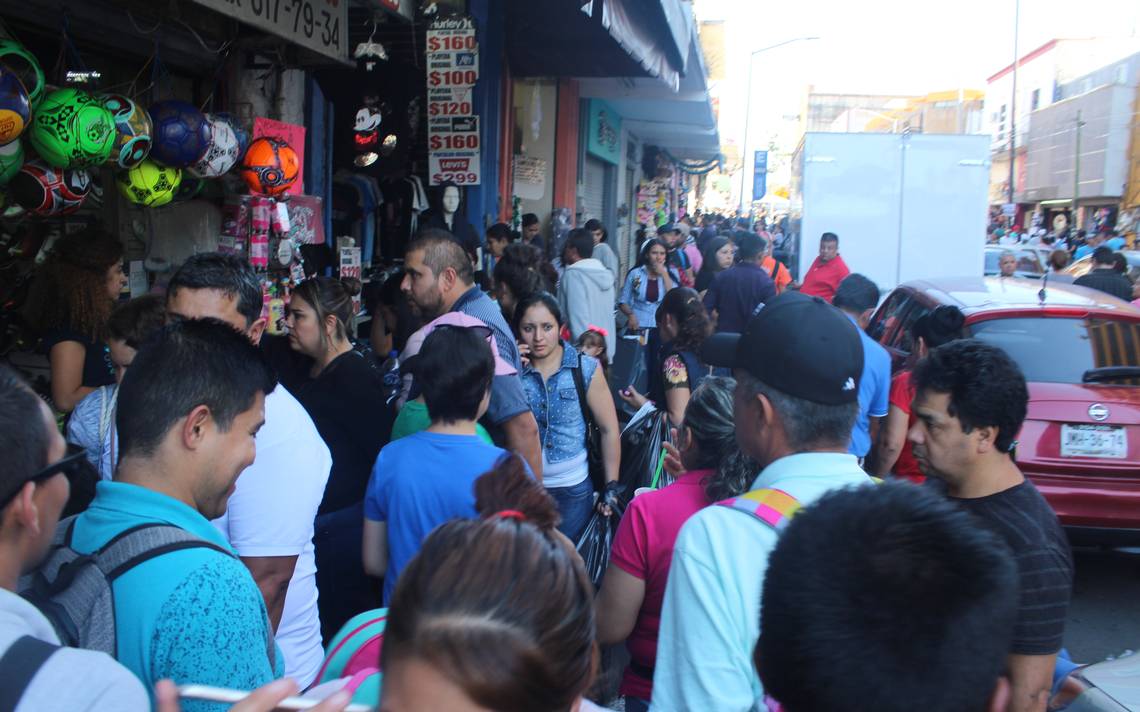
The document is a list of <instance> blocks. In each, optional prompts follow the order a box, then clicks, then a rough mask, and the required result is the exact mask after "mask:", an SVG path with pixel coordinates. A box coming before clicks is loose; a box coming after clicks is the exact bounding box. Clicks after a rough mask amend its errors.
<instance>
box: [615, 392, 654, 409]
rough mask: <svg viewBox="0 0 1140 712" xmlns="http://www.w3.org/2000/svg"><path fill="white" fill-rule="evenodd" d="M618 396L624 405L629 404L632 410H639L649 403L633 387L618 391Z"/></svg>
mask: <svg viewBox="0 0 1140 712" xmlns="http://www.w3.org/2000/svg"><path fill="white" fill-rule="evenodd" d="M618 395H619V396H621V399H622V400H623V401H625V402H626V403H629V404H630V405H631V406H633V407H634V408H637V409H638V410H641V407H642V406H644V405H645V404H646V403H648V402H649V399H648V398H646V397H645V396H643V395H641V394H640V393H638V392H637V389H636V388H634V387H633V386H626V387H625V388H623V389H621V390H620V391H618Z"/></svg>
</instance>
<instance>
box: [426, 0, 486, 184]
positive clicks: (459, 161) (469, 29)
mask: <svg viewBox="0 0 1140 712" xmlns="http://www.w3.org/2000/svg"><path fill="white" fill-rule="evenodd" d="M478 80H479V41H478V38H477V36H476V33H475V22H474V21H473V20H472V19H471V18H470V17H464V16H458V17H444V18H437V19H435V20H433V21H432V23H431V25H430V26H429V27H428V31H427V95H428V96H427V98H428V107H427V108H428V164H429V166H428V168H429V171H430V174H429V176H428V178H429V183H430V184H431V185H439V184H440V183H443V182H445V181H452V182H453V183H456V184H458V185H478V184H479V182H480V180H481V176H480V164H481V156H482V136H481V134H480V132H479V117H478V116H476V115H475V102H474V100H473V96H472V95H473V87H474V86H475V82H477V81H478Z"/></svg>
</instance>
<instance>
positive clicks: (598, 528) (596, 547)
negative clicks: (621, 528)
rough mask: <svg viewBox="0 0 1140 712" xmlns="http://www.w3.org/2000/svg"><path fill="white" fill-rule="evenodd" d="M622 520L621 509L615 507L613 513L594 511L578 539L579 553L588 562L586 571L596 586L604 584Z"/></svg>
mask: <svg viewBox="0 0 1140 712" xmlns="http://www.w3.org/2000/svg"><path fill="white" fill-rule="evenodd" d="M619 521H621V510H620V509H614V512H613V514H611V515H610V516H608V517H607V516H606V515H604V514H602V513H601V512H594V514H593V516H591V517H590V522H589V523H588V524H587V525H586V529H585V531H583V532H582V536H581V538H579V539H578V546H577V548H578V555H579V556H581V557H582V561H583V562H584V563H585V564H586V573H587V574H588V575H589V576H590V580H591V581H593V582H594V588H598V587H599V586H601V585H602V577H603V576H605V575H606V569H607V568H608V567H609V565H610V549H611V548H613V545H614V534H615V533H616V532H617V527H618V522H619Z"/></svg>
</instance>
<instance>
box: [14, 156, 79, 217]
mask: <svg viewBox="0 0 1140 712" xmlns="http://www.w3.org/2000/svg"><path fill="white" fill-rule="evenodd" d="M10 190H11V194H12V197H13V198H14V199H15V201H16V203H17V204H18V205H19V206H20V207H22V208H24V209H25V210H27V211H28V212H30V213H34V214H36V215H67V214H70V213H74V212H75V211H76V210H79V207H80V206H81V205H83V201H84V199H86V198H87V194H88V193H90V192H91V176H90V174H88V173H87V171H85V170H82V169H70V170H60V169H57V168H55V167H54V166H51V165H48V164H47V163H45V162H44V161H40V160H35V161H28V162H27V163H26V164H24V167H23V168H21V169H20V172H19V173H18V174H17V175H16V177H15V178H13V179H12V183H11V186H10Z"/></svg>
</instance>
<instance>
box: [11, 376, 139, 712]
mask: <svg viewBox="0 0 1140 712" xmlns="http://www.w3.org/2000/svg"><path fill="white" fill-rule="evenodd" d="M0 452H3V453H4V458H3V463H2V464H0V670H2V671H3V673H2V676H3V681H4V682H3V686H2V689H0V708H3V709H15V710H20V711H23V710H43V709H67V710H141V709H146V708H147V706H148V705H149V702H148V700H147V693H146V691H145V690H144V689H143V687H142V685H141V684H140V683H139V681H138V680H137V679H136V678H135V676H134V675H132V674H131V673H130V671H128V670H127V669H126V668H124V667H123V666H121V665H119V664H118V663H117V662H115V661H114V660H113V659H111V658H110V657H109V656H108V655H105V654H104V653H98V652H95V651H91V650H79V649H76V648H64V647H60V645H59V638H58V637H57V635H56V633H55V629H54V628H52V626H51V624H50V623H49V622H48V620H47V618H45V617H44V615H43V614H42V613H40V612H39V611H38V610H37V609H36V608H35V607H34V606H32V604H30V603H28V602H27V601H25V600H24V599H23V598H21V597H20V596H18V595H16V593H15V590H16V585H17V581H18V580H19V578H20V576H21V575H22V574H24V573H26V572H27V571H29V570H31V569H33V568H35V567H36V566H37V565H38V564H39V563H40V561H41V560H42V559H43V558H44V555H45V554H46V553H47V551H48V547H49V545H50V544H51V540H52V536H53V535H54V534H55V527H56V524H57V523H58V522H59V517H60V514H61V513H62V512H63V507H64V505H65V504H66V502H67V499H68V494H69V491H70V486H69V484H68V480H69V478H72V477H79V476H81V475H82V474H89V473H82V472H81V470H82V469H83V468H89V467H90V465H89V464H88V463H87V459H86V456H85V455H84V452H83V449H82V448H70V449H69V448H68V447H67V445H66V443H65V442H64V440H63V436H62V435H60V433H59V430H58V429H56V427H55V420H54V418H53V417H52V414H51V411H50V410H49V409H48V407H47V405H46V404H45V403H44V402H43V400H42V399H40V398H39V397H38V396H36V394H35V393H33V392H32V390H31V389H30V388H28V387H27V386H26V385H25V384H24V383H23V382H22V381H20V379H19V377H18V376H17V375H16V374H15V373H13V372H12V371H11V370H9V369H8V368H7V367H5V366H2V365H0Z"/></svg>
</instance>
